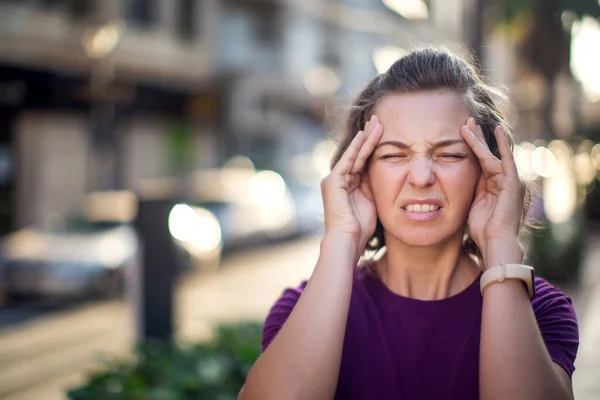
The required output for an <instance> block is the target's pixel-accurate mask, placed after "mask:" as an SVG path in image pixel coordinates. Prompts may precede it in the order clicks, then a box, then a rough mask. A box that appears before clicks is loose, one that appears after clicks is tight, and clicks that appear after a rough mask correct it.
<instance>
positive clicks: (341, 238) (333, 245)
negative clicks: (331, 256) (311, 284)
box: [321, 229, 362, 262]
mask: <svg viewBox="0 0 600 400" xmlns="http://www.w3.org/2000/svg"><path fill="white" fill-rule="evenodd" d="M359 247H360V246H359V239H358V238H357V237H356V235H353V234H350V233H348V232H345V231H341V230H339V231H338V230H333V229H332V230H329V231H326V232H325V235H324V236H323V239H321V251H322V252H323V251H326V250H327V249H335V251H336V252H343V253H344V254H354V255H355V259H356V261H357V262H358V259H359V257H360V256H361V254H362V248H359Z"/></svg>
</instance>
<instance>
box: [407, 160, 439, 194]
mask: <svg viewBox="0 0 600 400" xmlns="http://www.w3.org/2000/svg"><path fill="white" fill-rule="evenodd" d="M409 168H410V170H409V171H408V182H409V183H410V184H411V185H414V186H417V187H428V186H431V185H433V183H434V182H435V175H434V174H433V169H432V160H431V159H430V158H429V157H425V156H420V157H414V158H413V159H412V160H411V162H410V167H409Z"/></svg>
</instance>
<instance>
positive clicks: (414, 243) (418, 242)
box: [386, 227, 462, 247]
mask: <svg viewBox="0 0 600 400" xmlns="http://www.w3.org/2000/svg"><path fill="white" fill-rule="evenodd" d="M391 236H392V237H393V239H392V240H397V241H398V242H400V243H402V244H404V245H407V246H411V247H430V246H436V245H439V244H442V243H445V242H448V241H451V240H452V239H453V238H454V237H456V236H457V233H456V232H454V231H445V230H441V229H439V228H433V227H430V228H408V229H402V230H400V231H396V232H391ZM461 238H462V236H461ZM386 242H387V241H386Z"/></svg>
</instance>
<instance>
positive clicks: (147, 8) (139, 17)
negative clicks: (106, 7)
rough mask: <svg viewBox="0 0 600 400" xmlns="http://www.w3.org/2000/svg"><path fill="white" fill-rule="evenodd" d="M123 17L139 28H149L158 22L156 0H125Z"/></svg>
mask: <svg viewBox="0 0 600 400" xmlns="http://www.w3.org/2000/svg"><path fill="white" fill-rule="evenodd" d="M125 7H126V8H125V19H126V20H127V23H130V24H131V25H133V26H136V27H139V28H151V27H153V26H155V25H156V24H157V23H158V15H157V14H158V13H157V4H156V0H126V6H125Z"/></svg>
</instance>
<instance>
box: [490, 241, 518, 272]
mask: <svg viewBox="0 0 600 400" xmlns="http://www.w3.org/2000/svg"><path fill="white" fill-rule="evenodd" d="M482 255H483V267H484V269H487V268H490V267H494V266H496V265H500V264H502V263H506V264H522V263H523V261H524V259H525V248H524V247H523V245H522V244H521V242H520V241H519V239H518V238H508V239H502V240H500V239H498V240H493V241H489V242H488V243H486V246H485V254H482Z"/></svg>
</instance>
